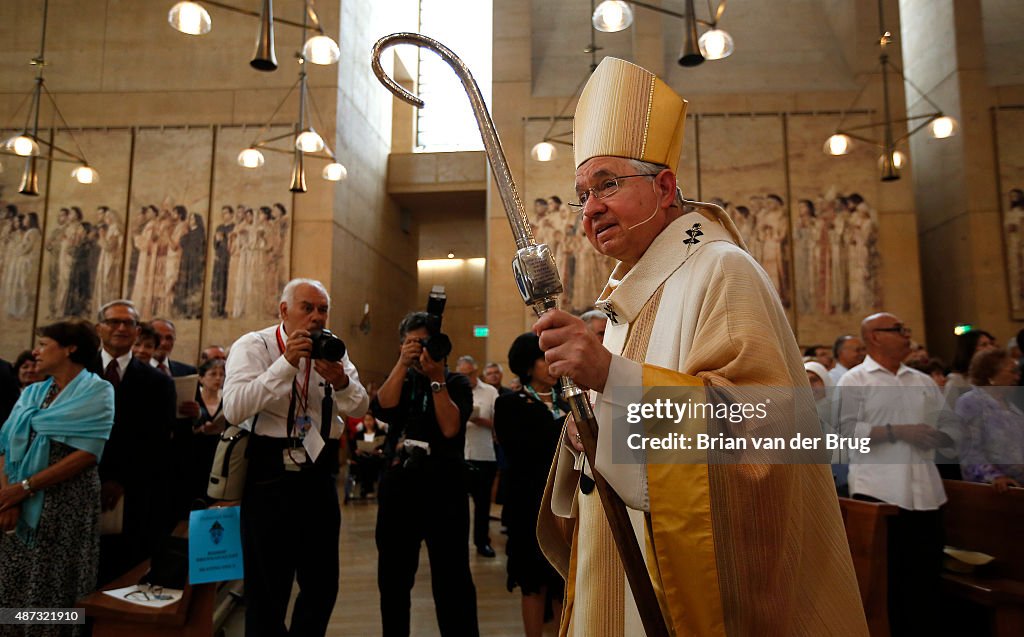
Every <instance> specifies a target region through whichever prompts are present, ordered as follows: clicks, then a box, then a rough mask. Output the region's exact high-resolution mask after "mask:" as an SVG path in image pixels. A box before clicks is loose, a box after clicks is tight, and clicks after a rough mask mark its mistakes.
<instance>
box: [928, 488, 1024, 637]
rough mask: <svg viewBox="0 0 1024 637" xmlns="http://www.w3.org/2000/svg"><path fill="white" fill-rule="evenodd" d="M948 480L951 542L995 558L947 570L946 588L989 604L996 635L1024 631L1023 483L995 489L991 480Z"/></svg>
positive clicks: (948, 539) (947, 518) (945, 518)
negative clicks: (971, 568)
mask: <svg viewBox="0 0 1024 637" xmlns="http://www.w3.org/2000/svg"><path fill="white" fill-rule="evenodd" d="M943 484H944V486H945V488H946V497H948V498H949V501H948V502H947V503H946V505H945V507H944V513H943V521H944V525H945V531H946V544H947V545H949V546H955V547H956V548H960V549H967V550H971V551H980V552H982V553H987V554H989V555H991V556H993V557H995V558H996V559H995V561H993V562H992V563H991V564H988V565H986V566H984V567H982V568H980V569H979V570H978V571H977V572H975V573H972V574H970V575H962V574H958V573H950V572H945V573H943V575H942V580H943V581H942V584H943V594H944V595H948V596H950V597H954V598H957V599H963V600H968V601H970V602H972V603H975V604H979V605H981V606H983V607H985V608H987V609H989V612H990V618H991V633H992V635H993V637H1020V636H1021V635H1024V489H1010V491H1009V492H1008V493H996V492H995V489H993V488H992V486H991V485H988V484H979V483H975V482H961V481H958V480H943Z"/></svg>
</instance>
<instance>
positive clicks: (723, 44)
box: [697, 29, 733, 60]
mask: <svg viewBox="0 0 1024 637" xmlns="http://www.w3.org/2000/svg"><path fill="white" fill-rule="evenodd" d="M697 47H698V48H700V53H701V55H703V56H704V59H706V60H721V59H722V58H727V57H729V56H730V55H732V49H733V42H732V36H731V35H729V34H728V33H726V32H725V31H722V30H721V29H711V30H708V31H705V32H704V35H702V36H700V39H698V40H697Z"/></svg>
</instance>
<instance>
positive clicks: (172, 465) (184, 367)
mask: <svg viewBox="0 0 1024 637" xmlns="http://www.w3.org/2000/svg"><path fill="white" fill-rule="evenodd" d="M149 324H150V325H151V326H152V327H153V330H154V331H156V333H157V336H158V337H159V339H160V340H159V341H158V342H157V347H156V351H154V352H153V358H152V359H151V360H150V361H149V363H150V365H152V366H153V367H154V368H156V370H157V371H159V372H161V373H163V374H165V375H167V376H171V377H173V378H178V377H181V376H191V375H193V374H195V373H196V368H195V367H193V366H192V365H189V364H188V363H182V362H181V361H175V360H171V352H173V351H174V343H175V341H177V338H178V332H177V330H176V329H175V327H174V323H172V322H171V320H170V319H165V318H155V319H153V320H152V321H150V323H149ZM198 392H199V388H198V387H196V393H197V394H198ZM177 405H178V406H177V412H176V418H175V419H174V426H173V427H172V428H171V446H170V448H169V450H168V454H169V457H168V462H169V470H170V472H171V477H170V481H171V485H172V489H171V492H170V493H169V497H170V499H171V503H172V504H171V515H172V516H173V519H174V520H179V519H185V518H186V517H187V516H188V511H189V508H190V507H191V501H190V492H189V489H188V485H189V484H190V481H189V480H190V477H191V476H192V473H191V470H190V468H189V463H190V462H191V461H192V457H193V454H192V452H191V445H192V443H193V440H192V437H193V435H194V427H195V425H196V419H197V418H198V417H199V403H198V402H197V401H196V398H195V396H178V397H177Z"/></svg>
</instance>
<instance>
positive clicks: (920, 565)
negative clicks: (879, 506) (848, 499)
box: [856, 495, 945, 637]
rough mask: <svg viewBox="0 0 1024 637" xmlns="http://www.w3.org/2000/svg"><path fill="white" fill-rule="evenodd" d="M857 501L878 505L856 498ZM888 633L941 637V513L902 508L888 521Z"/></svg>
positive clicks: (943, 540)
mask: <svg viewBox="0 0 1024 637" xmlns="http://www.w3.org/2000/svg"><path fill="white" fill-rule="evenodd" d="M856 497H857V499H860V500H868V501H872V502H879V500H876V499H875V498H871V497H867V496H862V495H858V496H856ZM888 521H889V533H888V562H889V595H888V602H889V631H890V632H891V634H892V637H903V636H910V637H916V636H917V635H940V634H942V631H941V630H940V624H939V618H940V616H941V614H942V612H941V611H942V607H941V598H942V587H941V577H942V547H943V545H944V544H945V532H944V530H943V527H942V509H941V508H940V509H936V510H934V511H910V510H908V509H903V508H901V509H900V510H899V513H897V514H896V515H894V516H891V517H889V518H888Z"/></svg>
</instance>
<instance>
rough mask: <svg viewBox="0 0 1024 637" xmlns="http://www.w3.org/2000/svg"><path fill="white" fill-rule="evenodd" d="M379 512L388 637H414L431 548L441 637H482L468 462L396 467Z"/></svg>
mask: <svg viewBox="0 0 1024 637" xmlns="http://www.w3.org/2000/svg"><path fill="white" fill-rule="evenodd" d="M378 501H379V505H378V508H377V533H376V538H377V588H378V589H379V590H380V614H381V624H382V627H383V635H384V637H408V635H409V608H410V593H411V591H412V587H413V583H414V582H415V580H416V569H417V567H418V566H419V556H420V545H421V544H422V543H423V542H426V544H427V555H428V556H429V558H430V584H431V590H432V591H433V594H434V610H435V612H436V613H437V625H438V628H439V629H440V632H441V635H442V637H477V636H478V635H479V634H480V632H479V628H478V627H477V617H476V587H474V586H473V576H472V575H471V574H470V572H469V542H468V540H469V502H468V500H467V499H466V486H465V467H464V465H463V463H462V461H440V462H433V461H432V462H425V463H423V465H421V466H420V467H418V468H415V469H404V468H402V467H401V466H400V465H399V466H398V467H391V468H389V469H388V470H387V471H386V472H385V474H384V479H383V481H382V482H381V489H380V494H379V495H378Z"/></svg>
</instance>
